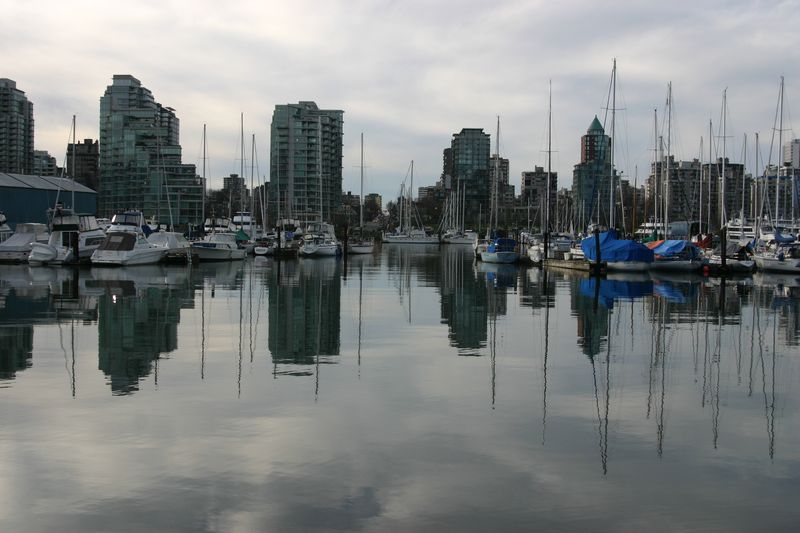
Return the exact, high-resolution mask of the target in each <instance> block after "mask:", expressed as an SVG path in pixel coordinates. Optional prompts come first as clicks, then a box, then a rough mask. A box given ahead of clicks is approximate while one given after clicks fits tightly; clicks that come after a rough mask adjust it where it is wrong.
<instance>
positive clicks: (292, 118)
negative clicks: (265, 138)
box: [269, 102, 344, 222]
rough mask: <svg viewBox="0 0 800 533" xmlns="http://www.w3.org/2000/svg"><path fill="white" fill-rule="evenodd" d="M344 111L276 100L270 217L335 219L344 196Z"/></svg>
mask: <svg viewBox="0 0 800 533" xmlns="http://www.w3.org/2000/svg"><path fill="white" fill-rule="evenodd" d="M343 118H344V111H340V110H325V109H319V107H317V104H315V103H314V102H299V103H297V104H285V105H276V106H275V110H274V112H273V114H272V126H271V129H270V133H271V137H270V158H269V159H270V217H277V216H278V214H279V213H280V217H281V218H295V219H300V220H319V219H320V217H321V218H322V220H324V221H327V222H331V221H332V220H333V215H334V212H335V211H336V209H337V208H338V207H339V206H340V204H341V196H342V135H343V123H344V120H343Z"/></svg>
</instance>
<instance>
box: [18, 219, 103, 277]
mask: <svg viewBox="0 0 800 533" xmlns="http://www.w3.org/2000/svg"><path fill="white" fill-rule="evenodd" d="M51 219H52V222H51V224H50V238H49V239H48V241H47V243H39V242H37V243H34V244H33V246H32V248H31V253H30V254H29V255H28V263H30V264H31V265H34V266H38V265H61V264H64V263H80V262H89V261H90V260H91V257H92V254H93V253H94V251H95V250H97V249H98V248H99V247H100V245H101V244H103V241H105V240H106V232H105V231H103V229H102V228H100V226H99V225H98V223H97V219H96V218H95V217H94V215H78V214H75V213H73V212H72V210H71V209H65V208H56V209H55V210H54V211H52V213H51ZM75 245H77V252H78V253H77V254H75Z"/></svg>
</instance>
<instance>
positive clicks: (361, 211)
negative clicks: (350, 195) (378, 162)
mask: <svg viewBox="0 0 800 533" xmlns="http://www.w3.org/2000/svg"><path fill="white" fill-rule="evenodd" d="M358 208H359V209H358V227H359V228H361V229H362V231H363V228H364V132H363V131H362V132H361V201H360V202H359V205H358Z"/></svg>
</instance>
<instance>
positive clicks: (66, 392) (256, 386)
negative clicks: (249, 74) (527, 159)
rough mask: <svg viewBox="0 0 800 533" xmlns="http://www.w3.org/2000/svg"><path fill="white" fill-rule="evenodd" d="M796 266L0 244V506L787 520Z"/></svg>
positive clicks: (408, 522) (553, 522)
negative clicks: (88, 258) (152, 252)
mask: <svg viewBox="0 0 800 533" xmlns="http://www.w3.org/2000/svg"><path fill="white" fill-rule="evenodd" d="M799 343H800V279H798V278H795V277H785V276H765V275H755V276H754V277H752V278H742V279H738V280H728V282H727V283H726V284H724V285H722V284H721V283H720V282H719V280H708V279H703V278H700V277H697V278H692V279H689V278H686V277H677V278H674V279H669V278H660V279H651V278H649V277H638V278H617V279H608V280H603V281H600V282H599V283H597V282H595V281H593V280H588V279H581V278H580V277H576V276H575V275H573V274H568V273H567V274H565V273H556V272H548V273H547V274H546V275H545V274H544V273H542V272H541V271H539V270H534V269H530V270H526V269H524V268H516V267H509V266H502V267H497V266H491V265H481V264H478V265H473V263H472V260H471V249H469V247H465V248H460V249H459V248H451V249H448V250H444V251H442V252H439V251H438V250H437V249H436V248H435V247H428V248H425V247H413V248H412V247H403V246H396V247H393V248H384V250H383V251H382V253H381V254H380V255H377V256H375V257H355V258H350V260H349V261H347V262H346V263H345V262H343V261H341V260H327V259H319V260H308V259H306V260H299V261H292V262H283V263H280V264H279V263H275V262H273V261H271V260H266V261H263V260H256V261H252V260H249V261H247V262H243V263H235V264H202V265H199V266H196V267H193V268H192V269H191V270H188V269H186V268H181V267H178V268H176V267H162V266H153V267H133V268H128V269H122V270H114V269H103V270H100V269H91V270H88V269H87V270H81V271H79V272H71V271H69V270H66V269H64V270H58V269H48V268H39V269H31V268H28V267H25V266H13V267H12V266H9V267H0V406H1V407H0V409H2V423H0V450H1V451H2V461H0V491H1V493H2V498H0V530H2V531H14V532H27V531H150V530H153V531H155V530H161V531H226V532H229V531H234V532H236V531H254V530H269V531H295V530H302V531H308V530H312V531H313V530H320V531H336V530H345V531H352V530H369V531H523V530H533V529H538V530H542V531H637V532H638V531H689V530H691V531H725V532H730V531H742V532H750V531H797V530H798V528H800V506H798V505H797V497H798V495H800V446H799V445H800V414H798V413H799V411H798V405H800V391H798V386H797V385H798V379H799V378H800V348H798V344H799Z"/></svg>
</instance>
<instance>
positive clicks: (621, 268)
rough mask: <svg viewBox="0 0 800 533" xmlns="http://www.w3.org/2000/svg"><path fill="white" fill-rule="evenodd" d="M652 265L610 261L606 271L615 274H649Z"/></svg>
mask: <svg viewBox="0 0 800 533" xmlns="http://www.w3.org/2000/svg"><path fill="white" fill-rule="evenodd" d="M652 264H653V263H647V262H645V261H610V262H607V263H606V270H612V271H614V272H647V271H648V270H650V267H651V265H652Z"/></svg>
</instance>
